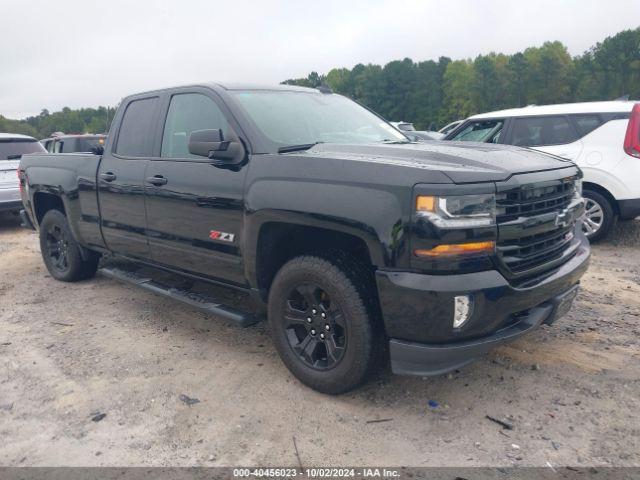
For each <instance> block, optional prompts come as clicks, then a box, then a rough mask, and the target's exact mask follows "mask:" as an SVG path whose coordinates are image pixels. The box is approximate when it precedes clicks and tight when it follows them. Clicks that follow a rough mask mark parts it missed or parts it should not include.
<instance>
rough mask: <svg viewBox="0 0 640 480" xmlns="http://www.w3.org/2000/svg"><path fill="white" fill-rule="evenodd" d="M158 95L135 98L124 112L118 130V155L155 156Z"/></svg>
mask: <svg viewBox="0 0 640 480" xmlns="http://www.w3.org/2000/svg"><path fill="white" fill-rule="evenodd" d="M157 108H158V97H152V98H143V99H140V100H134V101H132V102H131V103H129V105H127V109H126V110H125V112H124V115H123V117H122V122H121V123H120V131H119V132H118V144H117V145H116V151H115V153H117V154H118V155H123V156H125V157H151V156H153V133H154V126H155V124H154V120H155V118H156V117H155V116H156V110H157Z"/></svg>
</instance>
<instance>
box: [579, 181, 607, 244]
mask: <svg viewBox="0 0 640 480" xmlns="http://www.w3.org/2000/svg"><path fill="white" fill-rule="evenodd" d="M582 195H583V197H584V199H585V215H584V221H583V222H582V231H583V232H584V233H585V235H586V236H587V238H588V239H589V241H591V242H597V241H598V240H601V239H603V238H604V237H606V236H607V235H608V234H609V232H610V231H611V228H612V227H613V225H614V224H615V212H614V210H613V206H612V205H611V203H610V202H609V200H608V199H607V198H606V197H605V196H604V195H602V194H600V193H598V192H596V191H594V190H584V192H583V194H582Z"/></svg>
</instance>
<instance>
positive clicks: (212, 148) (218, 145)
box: [189, 129, 245, 165]
mask: <svg viewBox="0 0 640 480" xmlns="http://www.w3.org/2000/svg"><path fill="white" fill-rule="evenodd" d="M189 153H192V154H193V155H199V156H201V157H207V158H210V159H211V160H220V162H218V163H217V164H218V165H223V164H226V163H231V164H235V163H240V162H242V160H244V156H245V151H244V146H243V145H242V143H241V142H240V140H238V139H230V140H225V139H224V135H223V134H222V130H217V129H212V130H196V131H194V132H191V135H189Z"/></svg>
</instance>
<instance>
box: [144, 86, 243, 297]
mask: <svg viewBox="0 0 640 480" xmlns="http://www.w3.org/2000/svg"><path fill="white" fill-rule="evenodd" d="M165 118H166V120H165V122H164V130H163V136H162V146H161V152H160V156H159V158H154V159H152V160H151V161H150V162H149V165H148V167H147V172H146V175H145V176H146V179H147V183H146V184H145V195H146V204H147V226H148V235H149V237H148V238H149V244H150V248H151V256H152V258H153V260H154V261H155V262H157V263H160V264H162V265H165V266H169V267H172V268H175V269H180V270H185V271H188V272H192V273H198V274H202V275H205V276H208V277H212V278H217V279H221V280H224V281H226V282H232V283H237V284H243V283H245V282H244V273H243V269H242V262H241V256H240V245H241V236H242V228H241V227H242V221H243V212H244V208H243V185H244V179H245V175H246V166H239V168H233V169H229V168H220V167H217V166H215V165H213V163H212V161H211V160H209V159H208V158H205V157H200V156H196V155H192V154H190V153H189V149H188V142H189V136H190V135H191V133H192V132H193V131H196V130H207V129H221V130H222V132H223V134H224V136H225V138H227V137H228V133H229V131H230V130H231V129H233V130H234V131H235V132H238V131H239V130H238V126H237V125H236V124H235V123H234V122H233V121H232V118H231V115H230V113H229V112H228V110H227V109H226V107H225V106H224V104H223V103H222V102H221V101H219V99H218V98H217V96H216V95H215V94H214V93H213V92H212V91H210V90H208V89H189V90H181V89H179V90H175V91H174V92H172V93H171V94H170V95H169V97H168V98H167V106H166V114H165Z"/></svg>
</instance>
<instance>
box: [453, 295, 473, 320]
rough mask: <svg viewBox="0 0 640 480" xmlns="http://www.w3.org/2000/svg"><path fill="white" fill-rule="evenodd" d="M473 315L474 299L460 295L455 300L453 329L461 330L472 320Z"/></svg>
mask: <svg viewBox="0 0 640 480" xmlns="http://www.w3.org/2000/svg"><path fill="white" fill-rule="evenodd" d="M472 313H473V297H472V296H471V295H460V296H458V297H454V299H453V328H460V327H461V326H462V325H464V323H465V322H466V321H467V320H469V318H471V314H472Z"/></svg>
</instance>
